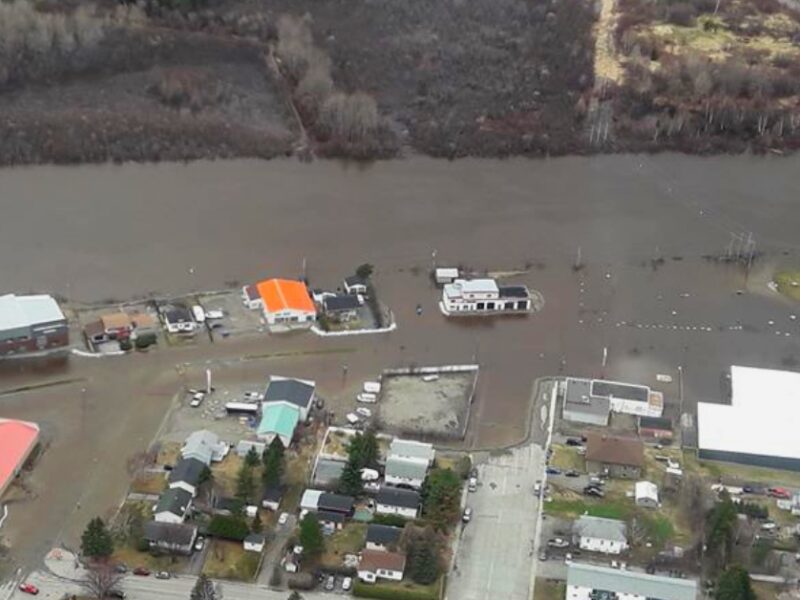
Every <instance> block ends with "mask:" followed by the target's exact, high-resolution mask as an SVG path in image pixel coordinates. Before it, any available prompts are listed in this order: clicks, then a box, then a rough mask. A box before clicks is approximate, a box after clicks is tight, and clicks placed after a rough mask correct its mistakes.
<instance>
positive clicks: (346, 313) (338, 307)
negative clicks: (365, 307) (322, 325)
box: [322, 294, 362, 323]
mask: <svg viewBox="0 0 800 600" xmlns="http://www.w3.org/2000/svg"><path fill="white" fill-rule="evenodd" d="M361 304H362V303H361V297H360V296H356V295H352V294H344V295H338V296H328V297H326V298H323V299H322V310H323V312H324V313H325V314H326V315H327V316H328V317H329V318H330V319H331V320H332V321H336V322H337V323H347V322H348V321H352V320H354V319H356V318H357V317H358V309H359V308H361Z"/></svg>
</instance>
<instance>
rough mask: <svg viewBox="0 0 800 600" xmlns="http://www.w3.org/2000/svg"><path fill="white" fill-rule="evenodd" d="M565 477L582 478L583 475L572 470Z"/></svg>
mask: <svg viewBox="0 0 800 600" xmlns="http://www.w3.org/2000/svg"><path fill="white" fill-rule="evenodd" d="M564 476H566V477H580V476H581V474H580V473H578V472H577V471H575V470H574V469H570V470H569V471H567V472H566V473H564Z"/></svg>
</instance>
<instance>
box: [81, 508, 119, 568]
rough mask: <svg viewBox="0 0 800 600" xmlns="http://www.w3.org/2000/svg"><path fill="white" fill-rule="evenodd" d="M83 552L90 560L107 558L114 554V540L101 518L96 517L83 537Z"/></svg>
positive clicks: (90, 522) (87, 527)
mask: <svg viewBox="0 0 800 600" xmlns="http://www.w3.org/2000/svg"><path fill="white" fill-rule="evenodd" d="M81 552H83V555H84V556H88V557H90V558H107V557H109V556H111V553H112V552H114V540H112V539H111V533H109V531H108V528H107V527H106V524H105V522H104V521H103V519H101V518H100V517H95V518H94V519H92V520H91V521H89V524H88V525H87V526H86V529H85V530H84V532H83V535H82V536H81Z"/></svg>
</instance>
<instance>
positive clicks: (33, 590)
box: [19, 583, 39, 596]
mask: <svg viewBox="0 0 800 600" xmlns="http://www.w3.org/2000/svg"><path fill="white" fill-rule="evenodd" d="M19 591H20V592H25V593H26V594H32V595H34V596H36V595H37V594H38V593H39V588H37V587H36V586H35V585H33V584H32V583H20V584H19Z"/></svg>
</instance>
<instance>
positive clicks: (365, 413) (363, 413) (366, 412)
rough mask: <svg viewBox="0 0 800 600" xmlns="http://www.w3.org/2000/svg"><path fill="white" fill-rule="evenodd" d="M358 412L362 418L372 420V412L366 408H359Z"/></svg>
mask: <svg viewBox="0 0 800 600" xmlns="http://www.w3.org/2000/svg"><path fill="white" fill-rule="evenodd" d="M356 412H357V413H358V414H359V415H361V416H362V417H366V418H370V417H371V416H372V411H371V410H370V409H368V408H366V407H364V406H359V407H358V408H357V409H356Z"/></svg>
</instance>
